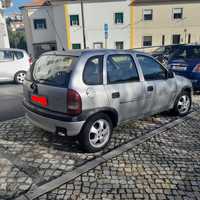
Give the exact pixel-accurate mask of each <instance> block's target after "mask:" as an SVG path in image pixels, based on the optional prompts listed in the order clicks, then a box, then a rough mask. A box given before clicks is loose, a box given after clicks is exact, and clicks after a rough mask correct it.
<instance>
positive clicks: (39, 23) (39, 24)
mask: <svg viewBox="0 0 200 200" xmlns="http://www.w3.org/2000/svg"><path fill="white" fill-rule="evenodd" d="M33 23H34V28H35V29H46V28H47V24H46V19H34V21H33Z"/></svg>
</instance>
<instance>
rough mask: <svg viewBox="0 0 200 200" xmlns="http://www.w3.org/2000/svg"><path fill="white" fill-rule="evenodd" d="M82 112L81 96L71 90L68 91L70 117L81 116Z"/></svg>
mask: <svg viewBox="0 0 200 200" xmlns="http://www.w3.org/2000/svg"><path fill="white" fill-rule="evenodd" d="M81 112H82V102H81V97H80V95H79V94H78V93H77V92H76V91H74V90H71V89H69V90H68V91H67V113H68V114H69V115H79V114H80V113H81Z"/></svg>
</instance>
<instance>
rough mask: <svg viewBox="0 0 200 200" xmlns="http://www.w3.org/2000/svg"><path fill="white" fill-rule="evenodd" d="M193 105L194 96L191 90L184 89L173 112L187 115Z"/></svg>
mask: <svg viewBox="0 0 200 200" xmlns="http://www.w3.org/2000/svg"><path fill="white" fill-rule="evenodd" d="M191 105H192V98H191V95H190V93H189V92H187V91H183V92H181V93H180V94H179V95H178V97H177V99H176V101H175V104H174V108H173V109H172V113H173V114H175V115H178V116H181V117H182V116H185V115H187V114H188V113H189V111H190V108H191Z"/></svg>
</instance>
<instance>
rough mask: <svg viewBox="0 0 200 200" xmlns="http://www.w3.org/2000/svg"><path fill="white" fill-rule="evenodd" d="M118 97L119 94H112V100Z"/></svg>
mask: <svg viewBox="0 0 200 200" xmlns="http://www.w3.org/2000/svg"><path fill="white" fill-rule="evenodd" d="M119 97H120V93H119V92H114V93H112V98H113V99H116V98H119Z"/></svg>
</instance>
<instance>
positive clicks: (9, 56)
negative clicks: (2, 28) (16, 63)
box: [0, 50, 14, 61]
mask: <svg viewBox="0 0 200 200" xmlns="http://www.w3.org/2000/svg"><path fill="white" fill-rule="evenodd" d="M0 60H1V61H4V60H5V61H9V60H14V55H13V53H12V52H11V51H7V50H3V51H0Z"/></svg>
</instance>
